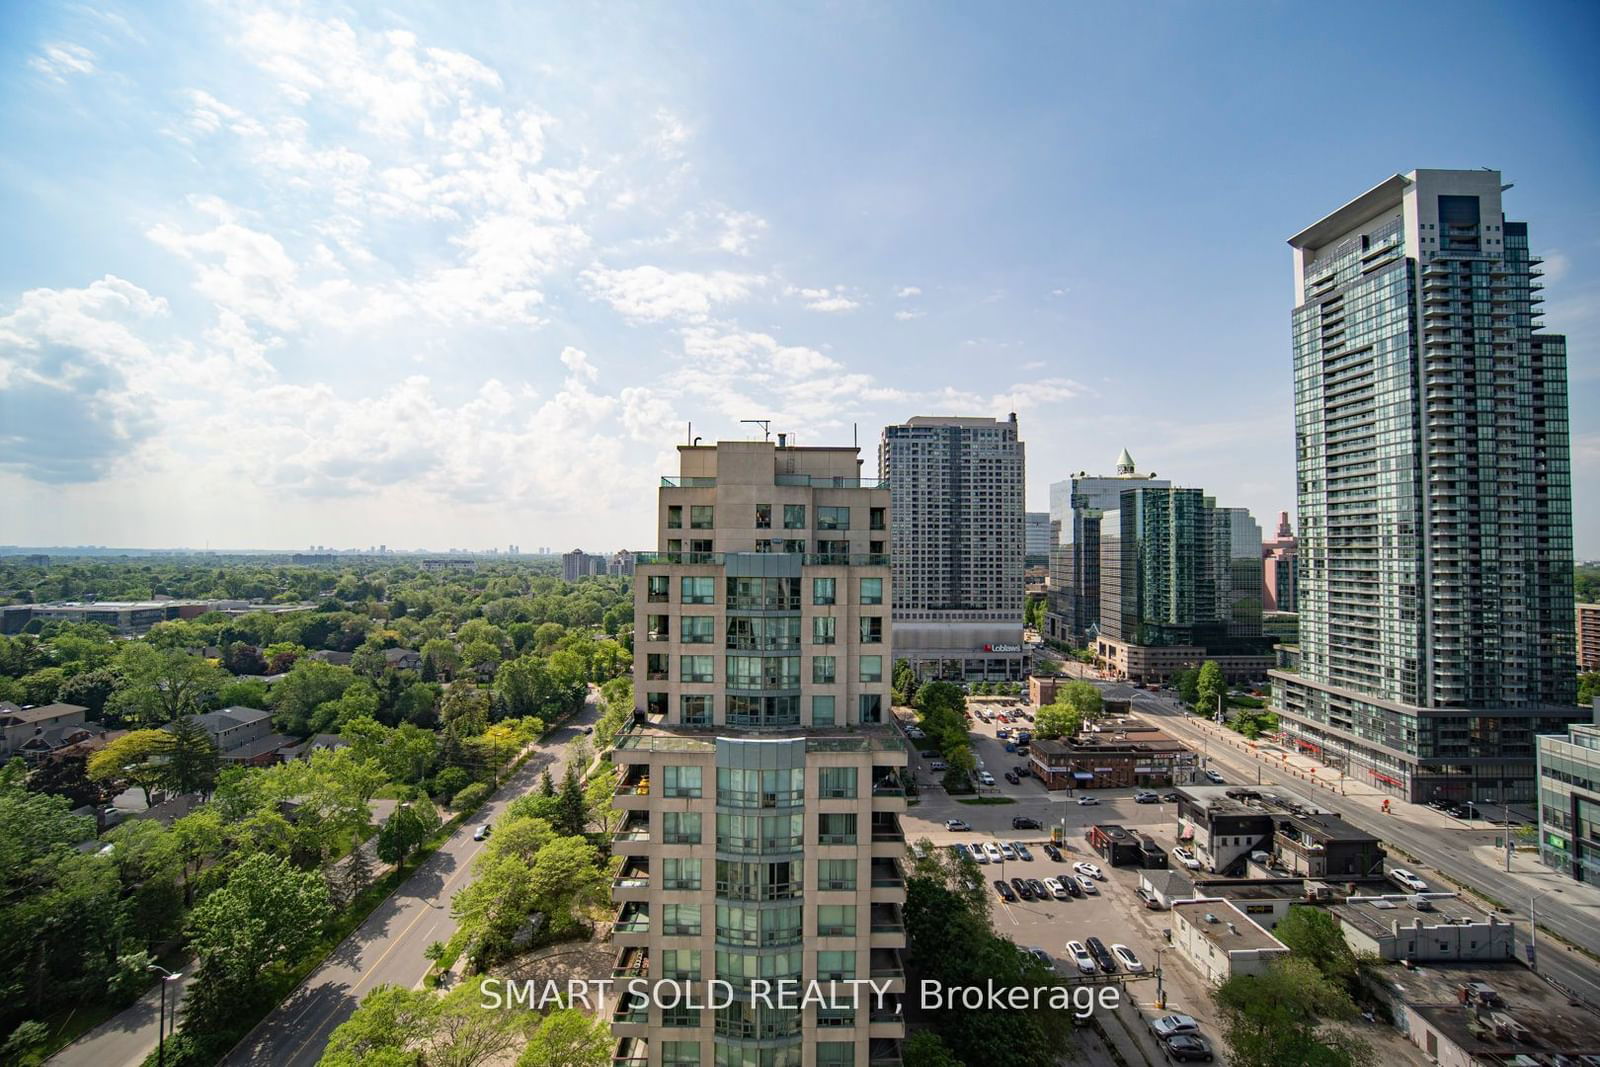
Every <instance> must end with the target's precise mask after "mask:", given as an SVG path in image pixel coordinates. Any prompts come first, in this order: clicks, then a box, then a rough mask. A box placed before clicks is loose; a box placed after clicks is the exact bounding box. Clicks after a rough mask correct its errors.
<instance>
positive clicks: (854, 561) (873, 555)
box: [805, 552, 889, 567]
mask: <svg viewBox="0 0 1600 1067" xmlns="http://www.w3.org/2000/svg"><path fill="white" fill-rule="evenodd" d="M805 565H806V566H807V567H887V566H888V565H889V553H887V552H807V553H806V554H805Z"/></svg>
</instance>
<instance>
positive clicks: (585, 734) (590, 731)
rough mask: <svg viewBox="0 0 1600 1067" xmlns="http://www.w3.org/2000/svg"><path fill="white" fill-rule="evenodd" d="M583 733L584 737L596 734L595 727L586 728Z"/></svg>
mask: <svg viewBox="0 0 1600 1067" xmlns="http://www.w3.org/2000/svg"><path fill="white" fill-rule="evenodd" d="M582 732H583V734H584V736H588V735H589V734H592V733H594V727H593V726H585V727H584V728H583V731H582Z"/></svg>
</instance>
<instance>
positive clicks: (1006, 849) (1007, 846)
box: [999, 841, 1017, 860]
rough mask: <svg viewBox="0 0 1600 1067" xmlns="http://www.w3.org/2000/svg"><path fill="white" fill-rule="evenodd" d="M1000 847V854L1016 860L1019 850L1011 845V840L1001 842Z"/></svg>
mask: <svg viewBox="0 0 1600 1067" xmlns="http://www.w3.org/2000/svg"><path fill="white" fill-rule="evenodd" d="M999 848H1000V855H1002V856H1004V857H1005V858H1006V859H1008V860H1014V859H1016V858H1017V850H1016V849H1014V848H1012V847H1011V843H1010V842H1009V841H1002V842H1000V845H999Z"/></svg>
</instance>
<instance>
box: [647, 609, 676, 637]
mask: <svg viewBox="0 0 1600 1067" xmlns="http://www.w3.org/2000/svg"><path fill="white" fill-rule="evenodd" d="M671 618H672V616H670V615H646V616H645V619H644V626H645V639H646V640H647V641H665V640H667V639H668V638H670V637H671V636H672V623H671Z"/></svg>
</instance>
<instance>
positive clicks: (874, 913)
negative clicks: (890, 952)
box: [870, 904, 906, 948]
mask: <svg viewBox="0 0 1600 1067" xmlns="http://www.w3.org/2000/svg"><path fill="white" fill-rule="evenodd" d="M870 922H871V924H872V947H873V948H905V947H906V923H905V919H904V917H903V916H902V915H901V913H900V905H898V904H873V905H872V910H871V919H870Z"/></svg>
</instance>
